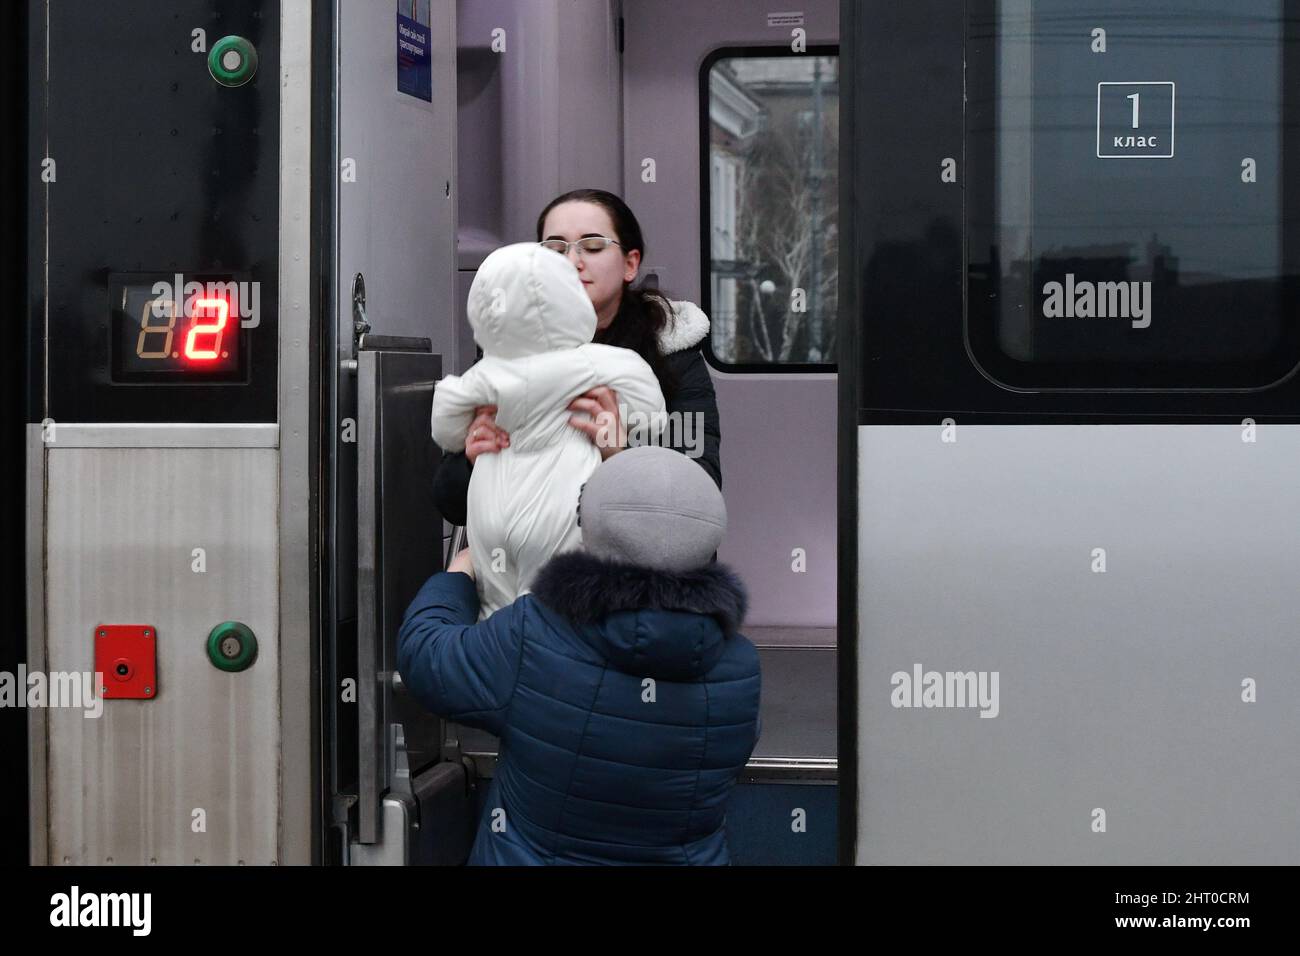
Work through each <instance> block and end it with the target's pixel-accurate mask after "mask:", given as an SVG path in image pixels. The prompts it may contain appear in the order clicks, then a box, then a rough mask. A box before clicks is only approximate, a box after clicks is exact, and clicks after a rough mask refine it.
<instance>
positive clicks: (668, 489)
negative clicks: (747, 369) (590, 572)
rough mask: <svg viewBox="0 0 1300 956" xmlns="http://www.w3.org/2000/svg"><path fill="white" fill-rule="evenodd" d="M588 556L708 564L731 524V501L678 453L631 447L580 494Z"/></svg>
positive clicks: (663, 564)
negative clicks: (729, 518)
mask: <svg viewBox="0 0 1300 956" xmlns="http://www.w3.org/2000/svg"><path fill="white" fill-rule="evenodd" d="M578 524H579V525H580V526H581V528H582V546H583V548H584V549H585V550H586V551H587V552H589V553H590V554H593V555H595V556H596V557H599V558H605V559H607V560H611V561H622V562H625V563H627V564H635V565H639V566H641V567H647V568H654V569H656V570H659V571H670V572H676V573H680V572H683V571H694V570H696V569H698V568H702V567H704V566H705V565H706V564H708V563H709V559H710V558H712V557H713V553H714V552H715V551H717V550H718V545H719V544H720V543H721V542H722V535H723V533H724V532H725V531H726V530H727V506H726V504H725V503H724V502H723V500H722V493H721V492H720V491H718V487H717V485H715V484H714V483H713V479H712V478H710V477H709V475H708V473H707V472H706V471H705V470H704V469H703V468H701V467H700V466H699V465H698V464H697V463H696V462H694V461H692V460H691V459H689V458H687V457H686V456H685V455H683V454H682V453H681V452H677V451H673V450H672V449H670V448H664V447H661V446H658V445H642V446H639V447H636V448H628V449H625V450H623V451H621V452H619V453H618V454H617V455H614V456H613V457H612V458H610V459H608V460H607V461H605V462H604V463H603V464H601V465H599V466H598V467H597V468H596V470H595V471H594V472H593V473H592V476H591V477H590V478H589V479H587V483H586V485H585V486H583V489H582V495H581V497H580V498H579V500H578Z"/></svg>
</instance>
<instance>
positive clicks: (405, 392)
mask: <svg viewBox="0 0 1300 956" xmlns="http://www.w3.org/2000/svg"><path fill="white" fill-rule="evenodd" d="M441 375H442V360H441V357H440V356H437V355H430V354H428V353H419V352H369V351H363V352H361V353H360V354H359V355H358V358H357V391H358V412H357V418H358V421H357V457H358V465H357V486H358V497H357V538H358V558H357V564H358V567H357V608H358V617H357V690H358V695H357V704H358V708H359V719H360V729H359V741H360V754H359V757H360V778H361V779H360V782H359V787H360V792H359V798H360V799H359V804H358V814H359V816H358V828H357V829H358V834H357V835H358V839H359V840H360V841H361V842H362V843H370V842H374V841H375V840H377V839H378V838H379V836H380V833H379V826H380V817H379V810H380V796H381V795H382V794H383V793H384V791H385V790H387V789H389V788H390V787H391V786H392V785H393V777H394V774H395V764H394V761H393V760H392V755H391V754H390V752H389V750H390V748H389V746H388V741H389V740H390V739H392V738H391V737H390V734H389V730H388V728H389V725H390V724H392V723H394V722H400V723H401V724H402V726H403V736H404V738H405V742H406V750H407V759H408V761H409V765H410V767H411V769H412V770H413V771H418V770H419V769H420V768H422V767H423V766H425V765H427V764H429V763H432V762H434V761H436V760H437V759H438V758H439V756H440V751H441V742H442V734H441V724H440V721H439V720H438V719H437V718H436V717H434V716H433V715H431V714H428V713H426V712H425V711H424V710H423V709H422V708H420V707H419V705H418V704H416V703H415V702H414V701H413V700H412V699H411V698H410V697H409V696H407V695H406V693H405V692H403V691H395V690H394V687H393V684H394V682H393V677H392V675H393V674H394V672H395V671H396V668H397V630H398V628H399V627H400V626H401V622H402V616H403V614H404V613H405V611H406V608H407V606H408V605H409V604H410V603H411V600H412V599H413V598H414V597H415V594H416V592H417V591H418V590H419V589H420V586H421V585H422V584H424V582H425V580H426V579H427V578H428V577H429V575H431V574H433V573H434V572H435V571H437V570H439V569H440V568H441V567H442V522H441V517H440V516H439V514H438V512H437V509H436V508H435V507H434V504H433V484H432V475H433V473H434V470H435V469H436V467H437V463H438V454H439V453H438V449H437V446H436V445H434V443H433V439H432V437H431V436H430V433H429V411H430V409H431V407H432V404H433V387H434V385H435V383H436V382H437V380H438V379H439V378H440V377H441Z"/></svg>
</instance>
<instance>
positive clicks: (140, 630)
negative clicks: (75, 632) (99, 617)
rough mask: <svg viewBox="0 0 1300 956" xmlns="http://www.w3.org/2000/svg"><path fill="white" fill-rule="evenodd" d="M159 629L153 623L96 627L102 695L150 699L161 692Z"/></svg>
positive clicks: (105, 696)
mask: <svg viewBox="0 0 1300 956" xmlns="http://www.w3.org/2000/svg"><path fill="white" fill-rule="evenodd" d="M157 645H158V640H157V630H156V629H155V628H154V627H153V625H151V624H100V625H99V626H97V627H96V628H95V671H96V673H98V674H99V676H100V678H101V683H100V694H101V696H103V697H104V698H106V699H109V698H134V699H137V700H139V699H149V698H152V697H156V696H157V695H158V652H157Z"/></svg>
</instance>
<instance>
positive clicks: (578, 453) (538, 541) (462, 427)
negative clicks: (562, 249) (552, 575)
mask: <svg viewBox="0 0 1300 956" xmlns="http://www.w3.org/2000/svg"><path fill="white" fill-rule="evenodd" d="M468 311H469V323H470V326H471V328H473V330H474V341H475V342H477V343H478V345H479V347H480V348H482V349H483V358H482V359H480V360H479V361H478V363H477V364H475V365H474V366H473V367H472V368H470V369H469V370H468V371H467V372H466V373H465V374H464V375H448V376H447V377H446V378H444V379H442V380H441V381H440V382H438V384H437V387H436V388H435V389H434V393H433V440H434V441H435V442H437V443H438V445H439V447H441V448H442V450H443V451H445V452H457V451H462V450H463V449H464V447H465V440H466V436H467V433H468V431H469V426H470V423H471V422H472V421H473V419H474V409H475V408H476V407H477V406H479V405H495V406H497V415H496V423H497V425H498V426H499V427H501V428H503V429H505V431H507V432H508V433H509V434H510V444H509V446H508V447H506V448H503V449H501V450H500V451H499V452H496V453H494V454H490V455H481V456H479V458H478V459H477V460H476V462H475V464H474V470H473V472H472V475H471V478H470V483H469V495H468V498H467V500H466V530H467V533H468V538H469V549H470V557H471V559H472V561H473V564H474V580H475V582H476V583H477V585H478V590H479V599H480V602H481V607H482V609H481V611H480V614H479V618H480V620H481V619H483V618H485V617H487V616H488V615H489V614H491V613H492V612H493V611H495V610H497V609H498V608H501V607H504V606H506V605H507V604H510V603H511V602H512V601H514V600H515V599H516V598H517V597H519V596H520V595H521V594H523V593H525V592H526V591H527V590H528V588H529V586H530V585H531V583H532V580H533V577H534V576H535V575H536V573H537V571H538V570H539V569H540V568H541V566H542V565H544V564H545V563H546V562H547V561H548V560H550V558H551V557H552V556H553V555H555V554H557V553H559V552H561V551H571V550H574V549H576V548H577V547H578V546H579V545H580V544H581V542H582V532H581V530H580V529H579V528H578V491H579V489H580V488H581V487H582V484H583V482H585V481H586V480H587V478H588V477H590V476H591V473H592V472H593V471H594V470H595V469H596V466H597V465H599V464H600V461H601V457H600V451H599V449H597V448H596V446H595V445H594V444H592V441H591V439H590V438H588V437H587V436H586V435H585V434H584V433H582V432H581V431H579V430H578V429H576V428H574V427H573V426H571V425H570V424H568V421H569V418H570V417H571V416H572V415H573V414H574V413H573V412H570V411H569V410H568V407H567V406H568V405H569V403H570V402H571V401H573V400H574V399H575V398H577V397H578V396H580V395H582V393H584V392H586V391H588V390H590V389H592V388H595V387H596V386H598V385H607V386H609V387H610V388H612V389H613V390H614V391H615V392H616V393H617V395H618V403H619V405H620V406H621V407H623V408H624V409H625V410H626V412H627V413H628V415H629V417H630V416H631V415H633V414H637V415H638V417H639V416H647V417H646V418H642V419H640V420H642V421H647V420H648V421H649V422H650V423H651V425H650V427H649V429H648V430H647V434H648V435H650V436H651V437H652V438H653V437H654V435H655V432H656V431H657V430H662V427H663V424H664V422H665V421H666V417H667V416H666V415H665V414H664V412H665V406H664V396H663V392H662V391H661V390H660V388H659V381H658V379H656V378H655V375H654V372H653V371H651V369H650V366H649V365H647V364H646V362H645V360H644V359H643V358H641V356H639V355H637V353H636V352H633V351H632V350H631V349H624V348H618V347H616V346H612V345H597V344H594V343H593V342H592V341H591V339H592V336H593V335H595V334H596V311H595V309H594V308H593V307H592V304H591V299H590V298H589V297H588V295H587V293H586V292H585V291H584V290H583V288H582V281H581V280H580V279H579V278H578V271H577V270H576V269H575V268H574V267H573V264H572V263H571V262H569V260H568V259H566V258H565V257H564V256H562V255H560V254H559V253H557V252H553V251H551V250H549V249H544V248H542V247H541V246H540V245H537V244H536V243H531V242H521V243H516V244H514V245H509V246H503V247H501V248H500V249H497V250H496V251H495V252H493V253H492V254H491V255H489V256H488V257H487V258H486V259H484V260H483V264H482V265H481V266H480V267H479V269H478V272H477V274H476V275H475V276H474V282H473V284H472V285H471V286H470V290H469V306H468ZM611 437H613V436H611Z"/></svg>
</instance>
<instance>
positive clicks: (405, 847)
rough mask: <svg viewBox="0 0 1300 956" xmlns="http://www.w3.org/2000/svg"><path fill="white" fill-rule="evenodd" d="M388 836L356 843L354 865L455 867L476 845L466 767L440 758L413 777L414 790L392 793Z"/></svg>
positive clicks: (385, 811) (386, 813)
mask: <svg viewBox="0 0 1300 956" xmlns="http://www.w3.org/2000/svg"><path fill="white" fill-rule="evenodd" d="M381 813H382V816H383V827H382V830H383V834H384V839H383V841H382V842H380V843H373V844H362V843H357V844H353V845H352V848H351V859H350V861H349V862H350V863H351V864H352V865H353V866H457V865H459V864H461V863H464V862H465V860H466V859H467V858H468V857H469V851H470V847H471V846H473V844H474V829H475V825H476V823H477V820H475V818H474V802H473V795H472V791H471V789H470V785H469V780H468V775H467V771H466V768H465V766H464V765H463V764H460V763H440V764H437V765H435V766H433V767H430V768H429V769H428V770H426V771H425V772H424V773H422V774H420V775H418V776H416V777H415V779H414V781H413V786H412V791H411V793H410V794H401V795H397V794H389V795H388V796H386V797H385V798H384V801H383V806H382V809H381Z"/></svg>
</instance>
